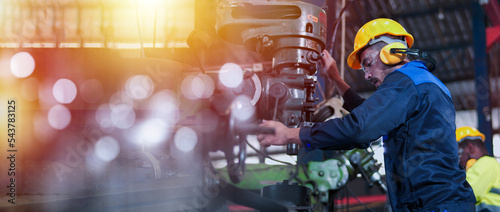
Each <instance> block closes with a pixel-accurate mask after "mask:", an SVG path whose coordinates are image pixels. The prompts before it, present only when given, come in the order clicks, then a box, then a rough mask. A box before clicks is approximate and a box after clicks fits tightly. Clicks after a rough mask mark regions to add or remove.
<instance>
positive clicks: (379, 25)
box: [347, 18, 413, 69]
mask: <svg viewBox="0 0 500 212" xmlns="http://www.w3.org/2000/svg"><path fill="white" fill-rule="evenodd" d="M383 34H389V35H394V36H404V37H405V38H406V43H407V44H408V48H411V46H413V36H411V35H410V34H409V33H408V32H406V30H405V28H403V26H401V24H399V23H398V22H396V21H394V20H391V19H388V18H378V19H374V20H371V21H370V22H368V23H366V24H365V25H363V26H362V27H361V28H359V30H358V33H357V34H356V37H355V38H354V51H352V53H351V54H350V55H349V57H348V58H347V64H348V65H349V67H351V68H353V69H360V68H361V65H360V64H359V63H360V62H359V56H358V51H359V50H361V49H362V48H364V47H365V46H366V45H367V44H368V42H370V40H372V39H374V38H376V37H377V36H380V35H383Z"/></svg>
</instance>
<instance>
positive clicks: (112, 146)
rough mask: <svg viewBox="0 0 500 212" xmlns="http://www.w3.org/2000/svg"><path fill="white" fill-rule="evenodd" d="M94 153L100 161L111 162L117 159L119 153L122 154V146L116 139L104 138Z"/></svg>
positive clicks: (96, 146)
mask: <svg viewBox="0 0 500 212" xmlns="http://www.w3.org/2000/svg"><path fill="white" fill-rule="evenodd" d="M94 153H95V155H96V156H97V158H99V159H100V160H102V161H105V162H109V161H112V160H113V159H115V158H116V157H117V156H118V153H120V145H119V144H118V142H117V141H116V139H115V138H113V137H111V136H104V137H102V138H101V139H99V140H98V141H97V142H96V144H95V146H94Z"/></svg>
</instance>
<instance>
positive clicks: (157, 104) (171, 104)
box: [148, 90, 180, 124]
mask: <svg viewBox="0 0 500 212" xmlns="http://www.w3.org/2000/svg"><path fill="white" fill-rule="evenodd" d="M148 108H149V110H150V111H151V116H152V117H156V118H160V119H163V120H165V121H167V122H170V123H171V124H175V123H177V121H178V120H179V118H180V112H179V100H178V99H177V96H176V94H175V93H174V92H173V91H171V90H161V91H159V92H157V93H156V94H154V95H153V96H152V97H151V100H150V101H149V103H148Z"/></svg>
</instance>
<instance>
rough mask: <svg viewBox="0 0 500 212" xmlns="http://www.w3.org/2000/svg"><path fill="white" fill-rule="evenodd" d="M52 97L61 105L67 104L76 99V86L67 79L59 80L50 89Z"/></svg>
mask: <svg viewBox="0 0 500 212" xmlns="http://www.w3.org/2000/svg"><path fill="white" fill-rule="evenodd" d="M52 95H54V98H55V99H56V100H57V101H58V102H60V103H63V104H69V103H71V102H73V100H75V98H76V85H75V83H73V81H71V80H69V79H59V80H57V82H56V83H55V84H54V87H52Z"/></svg>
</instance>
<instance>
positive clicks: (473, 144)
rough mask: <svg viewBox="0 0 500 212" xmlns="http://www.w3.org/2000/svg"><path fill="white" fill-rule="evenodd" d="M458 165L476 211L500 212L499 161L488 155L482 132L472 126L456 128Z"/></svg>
mask: <svg viewBox="0 0 500 212" xmlns="http://www.w3.org/2000/svg"><path fill="white" fill-rule="evenodd" d="M456 134H457V142H458V153H459V159H460V162H459V163H460V165H461V166H462V167H465V169H466V171H467V172H466V175H467V177H466V179H467V182H469V184H470V185H471V187H472V190H473V191H474V195H475V196H476V211H481V212H486V211H491V212H494V211H498V212H500V163H498V161H497V160H496V159H495V158H493V157H491V156H489V155H488V150H486V146H485V145H484V134H483V133H481V132H479V131H478V130H477V129H476V128H473V127H460V128H458V129H457V133H456Z"/></svg>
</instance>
